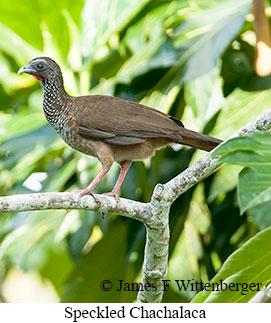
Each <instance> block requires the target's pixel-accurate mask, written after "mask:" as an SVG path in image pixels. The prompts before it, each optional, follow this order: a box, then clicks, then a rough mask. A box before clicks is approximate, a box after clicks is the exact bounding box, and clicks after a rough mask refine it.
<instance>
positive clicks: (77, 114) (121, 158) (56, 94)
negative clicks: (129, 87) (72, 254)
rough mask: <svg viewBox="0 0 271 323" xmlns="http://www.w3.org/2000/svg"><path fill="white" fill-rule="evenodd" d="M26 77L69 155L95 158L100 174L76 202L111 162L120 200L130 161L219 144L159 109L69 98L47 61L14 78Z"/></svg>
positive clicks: (24, 69)
mask: <svg viewBox="0 0 271 323" xmlns="http://www.w3.org/2000/svg"><path fill="white" fill-rule="evenodd" d="M22 73H27V74H30V75H32V76H33V77H35V78H36V79H37V80H39V81H40V82H41V85H42V89H43V111H44V114H45V117H46V119H47V121H48V122H49V124H50V125H51V126H52V127H53V128H54V129H55V130H56V132H57V133H58V134H59V135H60V136H61V137H62V139H63V140H64V141H65V142H66V144H68V145H69V146H71V147H72V148H73V149H75V150H77V151H79V152H81V153H83V154H86V155H89V156H94V157H96V158H98V160H99V161H100V162H101V164H102V170H101V171H100V172H99V174H98V175H97V176H96V177H95V178H94V180H93V181H92V182H91V183H90V184H89V185H88V186H87V187H86V188H85V189H82V190H79V191H78V193H79V198H81V197H82V196H84V195H88V194H90V195H92V196H93V197H94V199H97V198H98V197H97V195H96V194H95V193H94V188H95V187H96V186H97V184H98V183H99V182H100V180H101V179H102V178H103V177H104V176H105V175H106V173H107V172H108V171H109V170H110V168H111V166H112V164H113V163H114V162H116V163H118V164H119V165H120V167H121V171H120V174H119V177H118V179H117V181H116V184H115V186H114V188H113V190H112V192H110V193H104V194H108V195H111V196H113V197H115V198H116V199H119V195H118V192H119V189H120V187H121V185H122V183H123V180H124V178H125V176H126V174H127V172H128V169H129V168H130V166H131V163H132V161H140V160H144V159H146V158H149V157H152V156H153V155H154V154H155V152H156V151H157V150H159V149H162V148H165V147H166V146H168V145H171V144H174V143H178V144H183V145H187V146H190V147H194V148H199V149H202V150H205V151H211V150H212V149H213V148H215V147H216V146H218V145H219V144H220V143H221V142H222V141H221V140H219V139H217V138H213V137H210V136H207V135H205V134H200V133H197V132H195V131H192V130H189V129H186V128H185V127H184V125H183V123H182V122H181V121H180V120H178V119H176V118H174V117H173V116H170V115H168V114H165V113H163V112H161V111H159V110H157V109H154V108H151V107H148V106H145V105H142V104H139V103H136V102H131V101H127V100H124V99H120V98H117V97H114V96H108V95H85V96H71V95H69V94H68V93H67V92H66V91H65V88H64V82H63V77H62V72H61V69H60V67H59V65H58V64H57V63H56V62H55V61H54V60H53V59H51V58H50V57H45V56H42V57H36V58H33V59H32V60H31V61H30V62H29V63H28V64H27V65H25V66H23V67H21V68H20V69H19V71H18V74H22Z"/></svg>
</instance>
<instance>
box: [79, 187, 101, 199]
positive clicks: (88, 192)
mask: <svg viewBox="0 0 271 323" xmlns="http://www.w3.org/2000/svg"><path fill="white" fill-rule="evenodd" d="M76 193H77V194H79V200H80V199H81V197H82V196H85V195H91V196H92V197H93V198H94V200H95V201H99V198H98V196H97V194H96V193H94V192H93V190H91V189H88V188H85V189H84V190H78V191H76Z"/></svg>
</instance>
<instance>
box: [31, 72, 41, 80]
mask: <svg viewBox="0 0 271 323" xmlns="http://www.w3.org/2000/svg"><path fill="white" fill-rule="evenodd" d="M31 75H32V76H34V77H35V79H37V80H39V81H41V80H42V79H43V78H42V77H40V76H39V75H37V74H31Z"/></svg>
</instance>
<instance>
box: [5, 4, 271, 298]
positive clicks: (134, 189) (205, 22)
mask: <svg viewBox="0 0 271 323" xmlns="http://www.w3.org/2000/svg"><path fill="white" fill-rule="evenodd" d="M250 5H251V1H250V0H238V1H236V0H193V1H188V0H173V1H167V0H156V1H150V0H142V1H135V0H125V1H124V0H85V1H84V0H80V1H70V0H61V1H57V2H56V1H51V0H45V1H34V0H26V1H24V2H22V1H19V0H14V1H12V2H8V1H2V2H0V33H1V37H0V144H1V145H0V172H1V173H0V194H1V195H10V194H16V193H30V192H39V191H66V190H68V191H74V190H76V189H78V188H83V187H85V186H86V185H87V184H88V183H89V182H90V181H91V180H92V179H93V178H94V177H95V175H96V174H97V172H98V171H99V169H100V165H99V163H98V162H97V160H95V159H94V158H89V157H87V156H84V155H82V154H80V153H78V152H76V151H73V150H72V149H71V148H69V147H67V146H66V145H65V144H64V143H63V141H62V140H61V139H60V138H59V137H58V136H57V135H56V133H55V132H54V131H53V130H52V129H51V128H50V127H49V126H48V125H47V124H46V121H45V118H44V116H43V112H42V108H41V107H42V91H41V89H40V86H39V84H38V83H37V81H36V80H35V79H32V78H31V77H30V76H28V75H25V76H20V77H19V76H17V75H16V73H17V70H18V69H19V67H21V66H22V65H24V64H26V63H27V62H28V61H29V60H30V59H31V58H33V57H35V56H39V55H47V56H50V57H52V58H53V59H55V60H56V61H57V62H58V63H59V64H60V65H61V67H62V70H63V74H64V80H65V86H66V89H67V91H68V92H69V93H71V94H72V95H82V94H89V93H90V94H97V93H99V94H108V95H114V96H117V97H121V98H124V99H128V100H131V101H135V102H141V103H144V104H147V105H150V106H153V107H155V108H157V109H159V110H161V111H163V112H166V113H169V114H171V115H173V116H175V117H176V118H178V119H181V120H182V121H183V122H184V124H185V125H186V127H188V128H192V129H194V130H197V131H201V132H204V133H207V134H211V135H213V136H216V137H219V138H221V139H226V138H227V137H229V136H230V135H231V134H232V133H233V132H235V131H236V130H237V129H239V128H240V127H241V126H242V125H243V124H245V123H246V122H248V121H250V120H252V119H253V118H255V117H256V116H257V115H258V114H260V113H261V112H263V111H264V110H266V109H268V107H269V105H270V91H269V88H270V85H271V77H270V76H268V77H266V78H260V77H258V76H257V75H256V74H255V72H254V69H253V61H254V47H255V36H254V33H253V30H252V29H253V28H252V19H251V15H250V14H249V12H250ZM267 139H268V138H267ZM265 144H266V145H267V142H265V143H263V145H265ZM245 145H248V146H249V145H250V142H247V143H245ZM229 149H231V148H229ZM234 149H236V150H238V148H234ZM245 153H246V154H247V156H248V158H253V149H252V148H251V149H249V150H248V151H246V152H245ZM202 154H203V153H202V152H198V151H195V150H194V149H187V147H179V146H178V147H175V146H174V147H173V149H172V148H167V149H164V150H162V151H159V152H158V153H157V154H156V156H155V157H154V158H152V160H151V161H149V160H147V161H146V162H144V163H143V162H138V163H134V164H133V165H132V168H131V170H130V171H129V173H128V175H127V178H126V180H125V182H124V185H123V187H122V192H121V195H122V196H124V197H127V198H131V199H136V200H139V201H146V202H147V201H149V199H150V196H151V194H152V191H153V188H154V186H155V185H156V184H157V183H158V182H162V183H164V182H166V181H168V180H169V179H171V178H172V177H173V176H175V175H176V174H178V173H180V172H181V171H182V170H183V169H185V168H186V167H188V166H189V165H190V164H191V163H193V162H194V161H195V160H197V159H198V158H199V157H200V156H202ZM269 155H270V153H269ZM225 158H226V157H225ZM225 160H226V159H225ZM226 161H227V160H226ZM228 161H229V162H230V163H231V164H225V165H224V166H222V167H220V168H219V169H218V170H217V171H216V173H215V174H213V175H211V176H210V177H209V178H207V179H206V180H204V181H203V182H201V183H200V184H198V185H197V186H196V187H193V188H192V189H190V190H189V191H188V192H187V193H185V194H183V195H182V196H181V197H180V198H179V199H178V200H177V201H176V202H175V203H174V205H173V206H172V210H171V213H170V229H171V241H170V259H169V273H168V279H171V280H174V279H197V280H202V281H204V282H208V281H210V279H211V278H212V277H214V275H215V274H216V273H217V272H218V271H219V269H220V268H221V266H222V264H223V263H224V261H225V259H226V258H227V257H228V256H229V255H230V254H232V252H233V251H235V250H236V249H238V248H239V247H240V246H243V245H244V243H245V242H246V241H247V240H248V239H250V238H251V237H253V236H254V235H255V233H256V232H258V231H259V230H260V229H263V228H266V227H268V226H269V225H270V224H271V219H270V215H269V217H268V218H266V217H264V216H263V214H265V212H267V213H268V212H269V214H270V211H268V206H269V204H270V201H269V202H268V203H269V204H268V205H267V204H261V201H260V200H258V203H260V208H256V209H255V207H254V209H253V208H250V209H249V212H247V211H246V210H247V209H248V205H247V204H249V203H247V201H245V200H244V199H245V198H247V195H246V196H244V199H243V198H242V194H243V193H242V191H241V187H242V185H243V182H242V181H244V180H245V181H246V178H245V176H249V175H250V176H251V179H252V180H254V179H253V174H252V173H253V171H254V169H253V168H251V169H249V170H244V171H242V173H241V175H240V176H241V177H240V187H239V188H238V195H237V189H236V187H237V184H238V174H239V172H240V170H242V167H243V166H246V160H245V161H244V162H243V163H238V162H236V161H235V160H230V159H228ZM232 164H239V165H232ZM240 164H241V166H240ZM266 167H267V166H266ZM260 168H261V167H260ZM269 168H270V165H269ZM261 169H262V168H261ZM118 170H119V169H118V167H117V166H115V167H113V169H112V170H111V171H110V173H109V174H108V175H107V176H106V178H105V179H104V180H103V181H102V183H101V184H100V185H99V186H98V187H97V192H98V193H102V192H105V191H110V190H111V189H112V187H113V185H114V182H115V180H116V178H117V175H118ZM269 173H270V172H269ZM265 175H266V172H265ZM265 185H268V184H265ZM244 186H246V185H244ZM269 187H270V185H269ZM265 188H266V186H265ZM246 189H247V190H249V187H246ZM268 192H269V191H268ZM250 193H251V192H250ZM252 193H253V192H252ZM268 194H270V193H268ZM259 201H260V202H259ZM238 203H240V206H241V211H242V216H240V207H239V204H238ZM244 203H245V204H246V206H245V205H244ZM255 205H257V203H254V202H253V203H252V205H250V207H251V206H255ZM260 212H261V213H260ZM255 214H256V215H255ZM269 239H270V238H269ZM144 243H145V229H144V226H143V225H142V224H141V223H137V222H136V221H132V220H130V219H126V218H120V217H119V216H116V215H110V216H109V215H105V217H104V220H103V219H102V218H101V216H100V214H96V213H94V212H86V211H70V212H69V211H68V210H67V211H36V212H23V213H19V214H2V215H1V217H0V300H1V301H3V302H4V301H7V302H12V301H22V300H24V301H41V300H45V301H65V302H130V301H133V300H134V299H135V297H136V293H135V292H126V293H120V292H116V291H115V290H114V289H113V290H112V291H111V292H103V291H102V290H101V289H100V282H101V281H102V280H104V279H110V280H111V281H112V282H113V284H114V285H115V286H116V284H117V282H118V280H120V279H123V280H126V281H128V282H134V281H140V275H141V267H142V262H143V252H144ZM253 248H255V247H253ZM223 272H224V271H223ZM223 272H222V273H223ZM25 279H28V286H27V288H25V285H24V281H25ZM173 287H174V286H172V287H171V289H170V290H169V291H168V292H166V293H165V295H164V299H163V301H165V302H188V301H190V300H191V299H192V298H193V297H194V296H195V295H194V293H191V292H184V291H182V292H180V291H178V290H176V289H174V288H173ZM202 300H203V299H202ZM223 301H226V300H225V299H224V300H223ZM241 301H242V300H241ZM243 301H244V300H243Z"/></svg>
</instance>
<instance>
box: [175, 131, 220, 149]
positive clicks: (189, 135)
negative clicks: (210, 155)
mask: <svg viewBox="0 0 271 323" xmlns="http://www.w3.org/2000/svg"><path fill="white" fill-rule="evenodd" d="M181 137H182V139H181V140H180V141H179V143H181V144H184V145H188V146H191V147H194V148H199V149H202V150H206V151H211V150H212V149H214V148H215V147H216V146H218V145H219V144H221V143H222V140H220V139H217V138H214V137H210V136H207V135H204V134H201V133H198V132H195V131H192V130H188V129H185V128H183V129H182V132H181Z"/></svg>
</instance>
